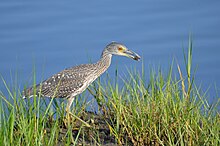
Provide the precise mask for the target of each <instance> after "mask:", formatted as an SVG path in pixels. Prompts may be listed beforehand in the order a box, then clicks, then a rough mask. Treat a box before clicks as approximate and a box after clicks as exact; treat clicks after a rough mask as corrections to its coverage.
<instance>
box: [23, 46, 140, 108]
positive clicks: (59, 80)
mask: <svg viewBox="0 0 220 146" xmlns="http://www.w3.org/2000/svg"><path fill="white" fill-rule="evenodd" d="M112 55H120V56H126V57H129V58H131V59H134V60H139V59H140V56H139V55H138V54H136V53H134V52H132V51H130V50H128V49H127V47H126V46H125V45H123V44H120V43H116V42H112V43H110V44H108V45H107V46H106V47H105V49H104V50H103V52H102V55H101V59H100V60H99V61H98V62H96V63H93V64H82V65H79V66H75V67H71V68H68V69H65V70H63V71H61V72H59V73H57V74H55V75H53V76H51V77H50V78H48V79H47V80H45V81H43V82H41V83H40V84H38V85H36V86H35V87H30V88H28V89H26V90H24V91H23V94H24V97H31V96H33V94H34V90H35V92H36V95H37V96H44V97H51V98H58V97H59V98H67V100H68V102H67V106H66V110H67V111H69V109H70V106H71V105H72V102H73V100H74V97H75V96H76V95H78V94H80V93H82V92H83V91H84V90H85V89H86V88H87V87H88V86H89V85H90V84H91V83H92V82H93V81H94V80H95V79H96V78H98V77H99V76H100V75H101V74H103V73H104V72H105V71H106V70H107V69H108V67H109V66H110V64H111V58H112Z"/></svg>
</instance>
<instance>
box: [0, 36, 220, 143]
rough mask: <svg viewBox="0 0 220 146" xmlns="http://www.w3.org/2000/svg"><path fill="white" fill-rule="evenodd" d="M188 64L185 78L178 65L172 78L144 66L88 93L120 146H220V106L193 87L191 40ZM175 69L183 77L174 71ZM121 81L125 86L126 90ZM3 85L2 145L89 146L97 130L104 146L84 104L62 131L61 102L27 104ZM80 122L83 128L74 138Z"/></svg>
mask: <svg viewBox="0 0 220 146" xmlns="http://www.w3.org/2000/svg"><path fill="white" fill-rule="evenodd" d="M184 60H185V65H186V66H185V69H186V70H185V71H184V72H186V75H184V74H183V70H182V68H184V67H180V66H179V65H178V63H176V62H177V61H173V63H172V65H170V69H169V71H168V72H167V73H164V72H162V71H161V69H159V70H158V71H155V70H153V69H151V71H150V74H146V71H145V70H146V69H145V68H144V64H143V67H142V70H141V71H137V70H135V69H129V70H128V73H129V76H127V77H126V78H120V77H118V74H120V73H118V72H117V70H116V75H115V82H114V83H113V82H112V81H111V77H110V76H109V75H108V74H107V75H106V76H105V77H102V79H98V80H97V81H96V82H94V83H93V84H92V85H91V86H90V87H89V91H90V93H91V95H92V96H93V97H94V99H95V100H96V102H97V103H98V113H101V114H102V116H103V117H104V118H106V119H109V120H106V121H105V122H106V123H107V127H108V128H109V130H110V136H113V137H114V139H115V142H116V143H117V144H119V145H220V126H219V125H220V114H219V111H218V106H219V102H220V100H219V99H218V101H217V102H216V103H215V104H212V105H209V103H208V101H207V98H208V97H206V94H202V91H201V89H200V87H199V86H197V85H195V83H194V78H195V76H194V73H192V70H193V69H192V42H191V39H190V41H189V47H188V52H187V54H185V53H184ZM176 66H177V72H178V74H174V72H175V71H173V70H174V69H173V68H174V67H176ZM34 76H35V75H34ZM146 79H148V80H146ZM117 80H123V85H118V84H117ZM2 81H3V83H4V84H5V87H6V89H7V91H8V93H9V94H8V95H9V96H7V97H6V96H5V95H4V94H3V93H1V94H0V113H1V114H0V116H1V117H0V145H5V146H7V145H51V146H54V145H59V144H62V145H70V144H72V145H75V144H79V143H83V142H84V141H86V138H87V137H86V134H87V131H86V129H88V128H90V129H92V130H93V136H92V142H93V144H97V145H102V144H103V141H102V140H101V136H100V135H101V133H100V131H99V130H97V128H94V127H93V126H92V124H91V123H92V122H89V121H83V120H82V119H80V117H82V116H83V114H84V113H85V109H86V108H87V107H88V106H89V105H90V104H91V103H90V102H89V103H87V102H86V100H85V98H76V101H75V105H74V107H73V109H72V113H73V115H74V116H73V117H72V119H71V120H72V123H71V124H67V126H66V128H63V127H65V124H64V123H65V112H64V109H65V105H64V103H61V104H59V102H58V101H57V100H56V99H53V100H51V101H50V103H46V102H45V100H44V98H37V97H34V98H33V100H30V99H27V100H23V99H22V98H21V94H20V91H21V90H19V88H16V87H15V88H13V89H11V88H9V85H8V84H7V83H6V82H5V80H4V79H3V78H2ZM34 82H35V81H34ZM87 95H88V94H85V93H83V94H82V95H80V96H81V97H85V96H87ZM51 107H53V108H51ZM54 115H55V116H54ZM76 120H78V121H80V120H81V123H82V124H81V125H80V126H78V127H79V128H78V133H77V134H76V136H75V137H74V136H73V133H74V130H73V129H74V128H75V127H76V125H75V124H76V123H75V121H76ZM91 120H93V118H91ZM88 123H89V124H90V126H91V127H89V126H88V125H87V124H88ZM62 129H64V131H62ZM79 141H80V142H79ZM84 144H85V143H84Z"/></svg>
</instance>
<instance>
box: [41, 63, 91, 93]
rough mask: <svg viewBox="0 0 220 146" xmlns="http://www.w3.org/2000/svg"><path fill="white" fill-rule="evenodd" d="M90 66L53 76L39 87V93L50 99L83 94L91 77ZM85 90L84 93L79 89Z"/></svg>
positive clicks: (66, 70) (78, 67)
mask: <svg viewBox="0 0 220 146" xmlns="http://www.w3.org/2000/svg"><path fill="white" fill-rule="evenodd" d="M89 67H90V66H89V65H80V66H76V67H73V68H69V69H65V70H64V71H62V72H60V73H58V74H55V75H53V76H52V77H50V78H49V79H47V80H45V81H43V82H42V83H41V84H39V85H38V87H37V88H38V89H40V90H38V92H40V94H42V95H43V96H48V97H68V96H70V95H71V94H75V95H77V94H79V93H81V92H83V90H84V88H83V86H85V84H86V81H87V79H88V76H89V75H91V71H92V70H89ZM81 88H83V90H82V91H79V89H81Z"/></svg>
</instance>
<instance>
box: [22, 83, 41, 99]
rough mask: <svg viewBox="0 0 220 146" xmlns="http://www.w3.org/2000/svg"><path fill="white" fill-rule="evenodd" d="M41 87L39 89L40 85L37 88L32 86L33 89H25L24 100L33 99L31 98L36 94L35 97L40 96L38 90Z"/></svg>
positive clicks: (23, 92)
mask: <svg viewBox="0 0 220 146" xmlns="http://www.w3.org/2000/svg"><path fill="white" fill-rule="evenodd" d="M38 88H39V87H38V85H37V86H36V87H34V86H32V87H30V88H27V89H24V90H23V91H22V96H23V97H22V98H23V99H24V98H31V97H33V96H34V94H35V95H37V94H38V90H39V89H38Z"/></svg>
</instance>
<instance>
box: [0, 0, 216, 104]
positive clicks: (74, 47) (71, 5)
mask: <svg viewBox="0 0 220 146" xmlns="http://www.w3.org/2000/svg"><path fill="white" fill-rule="evenodd" d="M219 6H220V1H217V0H215V1H209V2H207V1H190V0H185V1H174V0H167V1H163V0H158V1H145V0H142V1H130V0H121V1H116V0H111V1H110V0H109V1H85V0H81V1H77V2H76V1H56V0H53V1H14V2H13V1H1V2H0V50H1V52H0V74H1V75H2V76H3V78H4V79H5V80H6V82H7V83H8V84H9V86H10V87H11V85H12V84H13V82H17V84H18V86H19V88H21V90H22V88H23V87H24V85H25V84H27V83H29V84H31V83H32V82H31V79H32V77H33V73H32V72H33V67H34V66H35V69H36V75H37V82H40V81H41V80H43V79H46V78H47V77H49V76H51V75H52V74H54V73H57V72H59V71H61V70H62V69H64V68H67V67H71V66H75V65H78V64H82V63H87V62H89V61H92V62H95V61H97V60H98V59H99V57H100V54H101V52H102V50H103V48H104V47H105V46H106V45H107V44H108V43H110V42H111V41H118V42H122V43H124V44H126V46H127V47H128V48H130V49H131V50H133V51H135V52H137V53H138V54H140V55H141V56H142V58H143V60H142V61H143V62H144V65H145V70H146V71H148V70H149V69H150V68H151V67H154V68H155V69H157V68H159V66H160V67H161V68H162V70H164V71H165V72H166V71H167V70H168V67H169V64H171V62H172V60H173V58H175V60H177V61H175V62H174V70H176V71H177V68H176V62H178V63H179V64H180V65H181V67H182V69H183V70H184V69H185V68H184V59H183V48H185V49H186V48H187V47H188V38H189V34H190V33H191V34H192V36H193V46H194V47H193V48H194V50H193V67H194V69H195V68H197V71H196V83H197V84H198V85H201V87H202V89H203V91H206V90H207V89H208V88H209V90H208V96H210V97H211V99H210V100H211V102H215V101H217V99H218V98H219V96H218V95H216V92H219V89H220V78H219V75H220V17H219V14H220V9H219ZM141 65H142V63H141V62H135V61H132V60H130V59H127V58H122V57H114V58H113V62H112V65H111V67H110V68H109V71H108V72H109V73H110V74H112V73H114V71H115V69H116V68H118V70H119V71H118V72H119V74H120V75H121V76H123V75H126V74H127V68H130V67H136V68H137V69H138V70H140V69H141ZM177 75H178V74H177ZM15 76H17V78H18V80H16V79H15V78H16V77H15ZM147 77H149V72H147ZM0 89H1V91H3V92H5V88H4V85H3V83H2V82H0Z"/></svg>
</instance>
